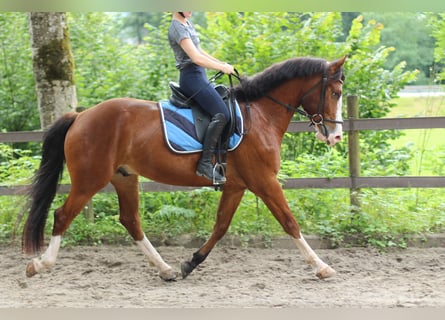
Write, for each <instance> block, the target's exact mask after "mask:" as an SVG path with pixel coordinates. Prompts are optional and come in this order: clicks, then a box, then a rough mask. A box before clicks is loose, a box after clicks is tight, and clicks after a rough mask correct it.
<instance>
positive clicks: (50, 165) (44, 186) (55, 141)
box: [22, 112, 77, 253]
mask: <svg viewBox="0 0 445 320" xmlns="http://www.w3.org/2000/svg"><path fill="white" fill-rule="evenodd" d="M76 117H77V113H75V112H71V113H67V114H65V115H63V116H62V117H61V118H60V119H58V120H57V121H56V122H54V123H53V124H52V125H51V127H50V128H49V129H48V131H46V132H45V134H44V136H43V146H42V160H41V162H40V167H39V169H38V170H37V172H36V173H35V175H34V177H33V181H32V185H31V188H30V190H29V199H30V211H29V216H28V219H27V220H26V223H25V226H24V228H23V235H22V248H23V250H24V252H26V253H36V252H38V251H39V250H40V248H41V247H42V245H43V240H44V229H45V224H46V219H47V217H48V211H49V208H50V206H51V203H52V201H53V200H54V197H55V195H56V192H57V187H58V184H59V181H60V179H61V178H62V174H63V166H64V163H65V153H64V144H65V136H66V133H67V132H68V129H69V128H70V126H71V125H72V124H73V122H74V120H75V119H76Z"/></svg>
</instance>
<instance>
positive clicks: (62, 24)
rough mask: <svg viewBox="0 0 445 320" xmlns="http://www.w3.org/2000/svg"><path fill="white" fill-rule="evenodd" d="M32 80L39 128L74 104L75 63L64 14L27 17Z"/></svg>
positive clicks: (73, 106) (72, 107)
mask: <svg viewBox="0 0 445 320" xmlns="http://www.w3.org/2000/svg"><path fill="white" fill-rule="evenodd" d="M29 25H30V34H31V45H32V60H33V69H34V78H35V80H36V88H37V103H38V108H39V112H40V124H41V127H42V128H46V127H48V126H49V125H50V124H51V123H53V122H54V120H55V119H56V118H58V117H60V116H61V115H62V114H63V113H65V112H67V111H70V110H74V109H75V108H76V105H77V98H76V90H75V85H74V61H73V56H72V54H71V48H70V42H69V32H68V25H67V23H66V17H65V13H56V12H32V13H30V15H29Z"/></svg>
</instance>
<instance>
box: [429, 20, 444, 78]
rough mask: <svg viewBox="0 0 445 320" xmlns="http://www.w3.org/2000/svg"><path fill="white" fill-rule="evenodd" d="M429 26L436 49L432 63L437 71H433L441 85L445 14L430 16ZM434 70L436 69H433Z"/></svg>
mask: <svg viewBox="0 0 445 320" xmlns="http://www.w3.org/2000/svg"><path fill="white" fill-rule="evenodd" d="M430 24H431V26H432V29H433V37H434V39H435V40H436V47H435V49H434V61H435V62H436V63H437V64H438V67H439V68H437V69H440V67H441V70H434V71H435V72H437V74H438V80H441V81H442V82H441V83H444V82H445V68H443V66H444V65H445V13H438V14H431V15H430ZM435 69H436V68H435Z"/></svg>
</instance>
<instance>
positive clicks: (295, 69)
mask: <svg viewBox="0 0 445 320" xmlns="http://www.w3.org/2000/svg"><path fill="white" fill-rule="evenodd" d="M326 65H327V61H326V60H324V59H320V58H306V57H305V58H292V59H288V60H285V61H282V62H278V63H275V64H273V65H271V66H270V67H268V68H266V69H265V70H263V71H262V72H260V73H257V74H256V75H254V76H253V77H251V78H246V77H242V78H241V84H240V85H238V86H236V87H235V88H234V92H235V96H236V98H237V99H238V100H241V101H246V100H251V101H252V100H256V99H259V98H261V97H263V96H264V95H265V94H266V93H267V92H268V91H270V90H271V89H274V88H276V87H277V86H279V85H281V84H282V83H284V82H286V81H288V80H291V79H293V78H299V77H308V76H312V75H314V74H321V73H323V71H324V70H325V68H326Z"/></svg>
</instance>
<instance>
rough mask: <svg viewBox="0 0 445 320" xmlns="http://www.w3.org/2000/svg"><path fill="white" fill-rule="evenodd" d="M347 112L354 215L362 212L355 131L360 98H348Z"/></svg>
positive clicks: (358, 145)
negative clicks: (358, 184)
mask: <svg viewBox="0 0 445 320" xmlns="http://www.w3.org/2000/svg"><path fill="white" fill-rule="evenodd" d="M346 104H347V108H348V110H347V112H348V119H349V136H348V151H349V176H350V178H351V189H350V190H349V199H350V204H351V208H352V209H351V211H352V213H354V214H356V213H358V212H359V211H360V188H357V181H356V178H357V177H360V142H359V131H358V130H355V127H354V119H358V118H359V112H358V96H356V95H350V96H347V97H346Z"/></svg>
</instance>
